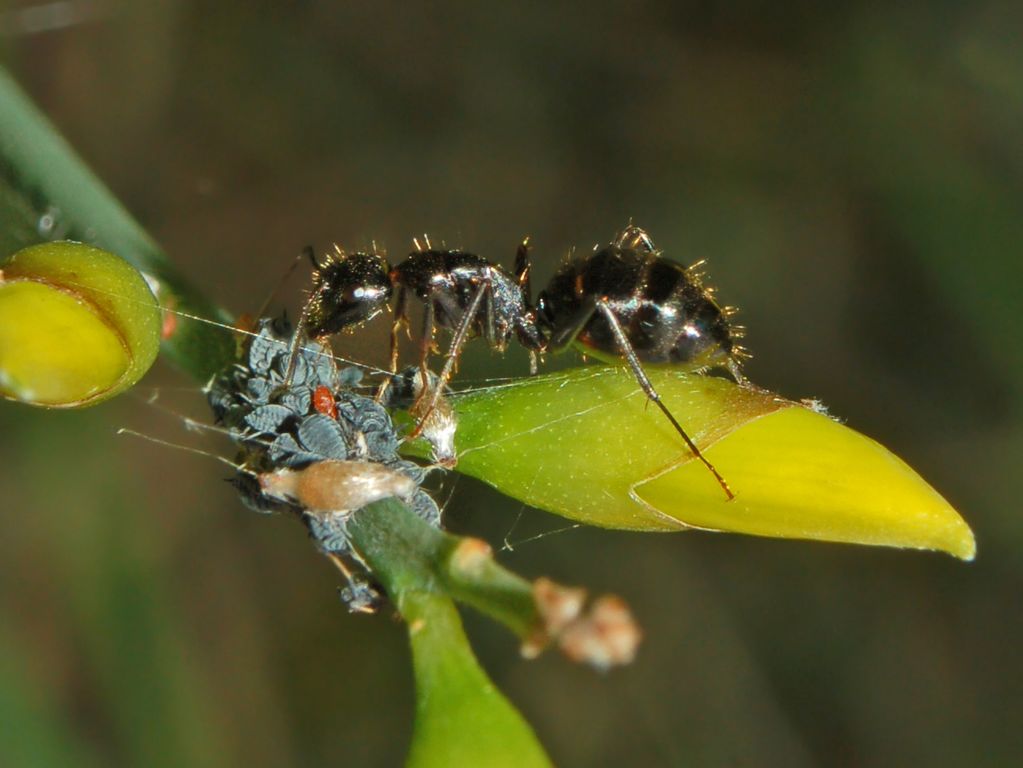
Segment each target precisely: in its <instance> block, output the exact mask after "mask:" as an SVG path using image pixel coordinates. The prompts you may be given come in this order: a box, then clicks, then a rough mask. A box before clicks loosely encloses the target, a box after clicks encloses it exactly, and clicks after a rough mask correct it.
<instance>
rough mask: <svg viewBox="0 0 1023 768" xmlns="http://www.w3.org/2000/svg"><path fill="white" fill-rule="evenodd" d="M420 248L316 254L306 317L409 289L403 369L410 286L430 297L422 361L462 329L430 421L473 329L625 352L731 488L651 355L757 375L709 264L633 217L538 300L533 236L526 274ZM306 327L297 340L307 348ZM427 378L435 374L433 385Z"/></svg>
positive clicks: (310, 322)
mask: <svg viewBox="0 0 1023 768" xmlns="http://www.w3.org/2000/svg"><path fill="white" fill-rule="evenodd" d="M416 246H417V250H416V251H415V252H413V253H412V254H410V255H409V256H408V258H406V259H405V261H403V262H401V263H399V264H397V265H395V266H393V267H392V266H390V265H389V264H388V263H387V261H386V260H385V259H384V258H383V256H380V255H379V254H376V253H373V254H366V253H353V254H345V253H344V252H343V251H341V250H340V249H337V253H336V255H334V254H332V255H330V256H329V257H328V259H327V260H326V261H325V262H324V263H323V264H316V262H315V260H314V265H315V267H316V272H315V275H314V289H313V292H312V294H311V296H310V298H309V300H308V302H307V303H306V306H305V308H304V309H303V312H302V318H301V321H300V327H301V328H302V329H304V331H305V333H307V334H308V335H309V336H312V337H320V336H326V335H329V334H332V333H337V332H338V331H340V330H342V329H345V328H352V327H355V326H357V325H359V324H361V323H363V322H365V321H366V320H369V319H370V318H372V317H374V316H375V315H377V314H378V313H379V312H380V311H381V310H382V309H383V308H384V307H385V306H386V305H387V303H388V302H389V300H390V298H391V295H392V293H393V292H395V291H396V292H397V300H396V302H395V307H394V322H393V324H392V329H391V370H392V371H396V370H397V358H398V332H399V330H400V328H401V326H402V325H403V324H406V323H407V294H408V293H410V292H411V293H413V294H415V295H416V297H417V298H418V299H419V300H420V301H421V302H422V303H423V304H424V307H425V310H424V316H423V334H422V337H421V342H420V343H421V347H420V369H421V370H422V371H423V380H424V384H425V381H426V363H427V357H428V355H429V353H430V350H431V349H432V347H433V334H434V329H435V328H436V327H438V326H439V327H442V328H447V329H448V330H451V331H452V332H453V334H454V335H453V338H452V341H451V347H450V349H449V351H448V355H447V358H446V360H445V364H444V368H443V370H442V371H441V373H440V376H439V377H438V381H437V383H436V385H435V386H433V387H432V394H431V395H430V397H431V399H430V402H429V404H428V405H427V407H426V408H420V409H419V413H420V416H419V426H418V427H417V429H416V430H415V431H414V432H413V436H414V435H416V434H418V431H419V429H420V428H421V425H422V424H423V423H424V421H425V419H426V418H427V416H429V414H430V413H431V411H432V410H433V408H434V407H435V406H436V404H437V403H438V402H439V399H440V397H441V393H442V391H443V389H444V386H445V384H446V383H447V382H448V380H449V379H450V378H451V376H452V374H453V373H454V366H455V365H456V364H457V360H458V357H459V355H460V353H461V351H462V347H463V346H464V344H465V342H466V341H467V340H468V339H469V337H470V335H476V336H482V337H483V338H484V339H486V340H487V343H488V344H489V345H490V346H491V347H493V348H495V349H498V350H503V349H504V348H505V347H506V346H507V343H508V341H509V340H510V339H511V337H512V335H515V336H517V337H518V339H519V342H520V343H521V344H522V345H523V346H524V347H525V348H526V349H527V350H528V351H529V352H530V355H531V365H530V372H531V373H535V372H536V355H537V354H538V353H539V354H543V353H544V352H552V353H557V352H561V351H563V350H565V349H567V348H568V347H569V346H573V345H574V346H576V347H578V348H579V349H580V350H581V351H582V352H583V353H585V354H587V355H591V356H593V357H597V358H600V359H611V360H618V359H621V358H624V359H625V361H626V362H627V363H628V365H629V367H630V368H631V370H632V373H633V375H634V376H635V377H636V380H637V381H638V382H639V385H640V387H641V388H642V389H643V392H644V393H645V394H646V396H647V398H648V399H650V400H651V401H652V402H653V403H654V404H655V405H656V406H657V407H658V408H659V409H660V410H661V412H662V413H663V414H664V415H665V416H666V417H667V419H668V420H669V421H670V422H671V425H672V426H673V427H674V428H675V430H676V431H677V432H678V433H679V435H680V436H681V437H682V439H683V441H685V443H686V445H687V446H688V448H689V450H690V451H691V452H692V453H693V455H694V456H695V457H696V458H697V459H699V460H700V461H701V462H702V463H703V464H704V465H705V466H706V467H707V469H708V470H710V472H711V473H712V474H713V475H714V477H715V479H716V480H717V481H718V483H719V484H720V485H721V487H722V489H723V490H724V491H725V494H726V495H727V496H728V498H729V499H731V498H733V497H734V496H733V494H732V491H731V489H730V488H729V487H728V483H727V482H725V479H724V478H723V477H722V476H721V475H720V474H719V473H718V471H717V470H716V469H715V468H714V466H713V465H712V464H711V463H710V462H709V461H708V460H707V459H706V457H704V455H703V453H702V452H701V451H700V449H699V448H698V447H697V445H696V444H695V443H694V442H693V440H692V439H691V438H690V437H689V435H688V434H687V433H686V431H685V429H683V428H682V425H681V424H679V422H678V420H677V419H676V418H675V417H674V415H672V413H671V411H670V410H668V408H667V406H665V405H664V403H663V402H662V401H661V398H660V395H658V393H657V390H656V389H655V388H654V386H653V384H652V383H651V381H650V379H649V378H648V377H647V375H646V373H645V372H644V370H643V363H644V362H646V363H653V364H658V363H672V364H676V365H679V366H685V367H687V368H690V369H694V370H696V371H704V370H707V369H710V368H718V367H723V368H725V369H726V370H727V371H728V372H729V373H730V374H731V375H732V376H733V378H734V379H735V380H736V381H737V382H740V383H741V382H743V381H744V380H745V379H744V377H743V376H742V373H741V370H740V361H741V359H742V358H743V357H745V356H746V352H745V350H743V349H742V348H741V347H740V346H738V345H737V344H736V343H735V340H736V339H737V338H739V337H740V336H741V335H742V330H741V328H740V327H739V326H736V325H733V324H731V323H730V322H729V318H730V317H731V315H732V314H733V313H734V311H735V310H734V309H731V308H728V307H720V306H719V305H718V304H717V303H716V302H715V301H714V297H713V291H712V289H709V288H706V287H704V286H703V285H702V283H701V280H700V274H699V272H698V271H697V270H698V268H699V266H700V265H699V264H696V265H694V266H692V267H688V268H687V267H684V266H682V265H681V264H678V263H677V262H674V261H672V260H670V259H667V258H665V257H664V256H661V255H660V252H659V251H657V250H656V249H655V248H654V245H653V242H652V241H651V240H650V238H649V236H647V234H646V232H644V231H643V230H642V229H640V228H639V227H636V226H633V225H631V224H630V225H629V226H627V227H626V228H625V229H624V230H623V231H622V232H621V233H620V234H619V235H618V236H617V237H615V239H614V240H613V241H612V242H611V244H610V245H609V246H607V247H605V248H600V249H595V250H594V252H592V253H590V254H585V255H582V256H576V257H574V258H572V259H570V260H569V261H568V262H566V263H565V264H564V265H563V266H562V267H561V268H560V269H559V270H558V272H557V273H556V274H555V275H554V277H553V278H552V279H551V282H550V283H549V284H548V286H547V288H546V289H545V290H543V291H541V292H540V294H539V296H538V297H537V300H536V303H535V305H534V304H533V303H532V302H531V301H530V281H529V272H530V260H529V242H528V239H527V240H524V241H523V242H522V244H521V245H520V246H519V248H518V251H517V253H516V258H515V275H514V276H512V275H509V274H508V273H507V272H505V271H504V270H502V269H501V268H500V267H498V266H496V265H494V264H491V263H490V262H489V261H487V260H486V259H484V258H482V257H480V256H476V255H474V254H471V253H466V252H464V251H449V250H435V249H433V248H432V247H431V246H430V243H429V241H428V240H426V247H425V248H423V247H422V246H420V244H419V243H418V241H416ZM297 344H298V341H297V337H296V342H295V348H296V349H297ZM425 390H426V387H425V386H424V391H425Z"/></svg>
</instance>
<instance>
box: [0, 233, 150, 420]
mask: <svg viewBox="0 0 1023 768" xmlns="http://www.w3.org/2000/svg"><path fill="white" fill-rule="evenodd" d="M159 345H160V308H159V305H158V304H157V301H156V298H155V297H154V296H153V294H152V292H151V291H150V290H149V287H148V286H147V285H146V281H145V279H144V278H143V277H142V275H141V274H140V273H139V272H138V271H137V270H135V268H134V267H132V266H131V265H130V264H128V263H127V262H126V261H124V260H123V259H121V258H119V257H117V256H114V255H113V254H111V253H108V252H106V251H102V250H100V249H98V248H93V247H90V246H87V245H82V244H81V243H72V242H56V243H46V244H43V245H35V246H31V247H29V248H25V249H23V250H21V251H18V252H17V253H15V254H14V255H13V256H11V257H10V258H8V259H7V260H6V261H4V262H3V263H2V264H0V394H3V395H4V396H6V397H9V398H12V399H15V400H20V401H22V402H26V403H31V404H33V405H43V406H51V407H75V406H82V405H92V404H94V403H97V402H100V401H101V400H105V399H106V398H108V397H112V396H114V395H116V394H118V393H119V392H122V391H124V390H125V389H127V388H129V387H130V386H132V385H133V384H134V383H135V382H137V381H138V380H139V379H140V378H142V375H143V374H144V373H145V372H146V371H147V370H148V369H149V366H150V365H152V363H153V360H155V359H156V354H157V352H158V350H159Z"/></svg>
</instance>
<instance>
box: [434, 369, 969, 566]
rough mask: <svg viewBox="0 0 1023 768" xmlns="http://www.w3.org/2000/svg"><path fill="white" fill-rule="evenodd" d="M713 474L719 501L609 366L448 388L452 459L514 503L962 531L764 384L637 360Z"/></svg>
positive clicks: (936, 544)
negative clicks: (452, 392)
mask: <svg viewBox="0 0 1023 768" xmlns="http://www.w3.org/2000/svg"><path fill="white" fill-rule="evenodd" d="M648 373H649V374H650V378H651V380H652V381H653V383H654V386H655V387H656V388H657V389H658V391H659V392H660V394H661V396H662V398H663V400H664V402H665V404H666V405H667V406H668V408H669V409H670V410H671V411H672V413H673V414H674V415H675V416H676V418H678V420H679V421H680V422H681V423H682V425H683V426H684V427H685V428H686V430H687V432H688V433H689V435H690V436H691V437H692V438H693V440H694V441H695V442H696V444H697V445H698V446H699V447H700V449H701V450H702V451H703V453H704V454H705V456H706V457H707V459H708V460H709V461H710V462H712V463H713V464H714V466H715V467H716V468H717V470H718V471H719V472H720V473H721V475H723V476H724V478H725V479H726V480H727V482H728V484H729V486H730V487H731V489H732V491H733V492H734V493H735V499H733V500H731V501H729V500H727V497H726V496H725V494H724V492H723V490H722V488H721V486H720V485H719V484H718V482H717V481H716V480H715V479H714V477H713V475H711V473H710V472H709V471H708V470H707V468H706V467H705V466H704V465H703V464H701V463H700V462H699V461H697V460H695V459H694V457H693V456H692V454H691V453H690V452H689V451H688V450H687V449H686V446H685V445H684V444H683V442H682V441H681V440H680V439H679V436H678V434H677V433H676V432H675V431H674V430H673V429H672V427H671V425H670V424H669V423H668V421H667V420H666V419H665V418H664V417H663V416H662V415H661V414H660V413H659V412H658V411H657V409H655V408H653V407H651V406H649V404H648V403H647V400H646V398H645V396H644V395H643V393H642V392H641V391H640V390H639V388H638V387H637V386H636V382H635V379H634V378H633V377H632V375H631V373H630V372H629V371H628V370H627V369H625V368H623V367H613V368H607V367H585V368H579V369H575V370H570V371H564V372H561V373H555V374H551V375H547V376H538V377H533V378H528V379H522V380H519V381H515V382H512V383H511V384H507V385H503V386H500V387H494V388H484V389H478V390H474V391H471V392H468V393H465V394H463V395H460V396H457V397H454V398H452V402H453V404H454V406H455V410H456V412H457V414H458V418H459V430H458V433H457V438H456V444H457V450H458V469H459V470H461V471H463V472H465V473H467V474H469V475H472V476H474V477H477V478H479V479H481V480H483V481H485V482H488V483H490V484H491V485H493V486H495V487H496V488H498V489H499V490H501V491H502V492H503V493H506V494H508V495H510V496H514V497H515V498H517V499H520V500H522V501H524V502H526V503H527V504H530V505H533V506H535V507H538V508H540V509H546V510H548V511H551V512H555V513H557V514H560V515H563V516H565V517H568V518H571V519H573V520H578V521H580V522H584V523H588V524H591V525H599V526H605V527H609V528H625V529H632V530H646V531H673V530H680V529H684V528H702V529H707V530H715V531H731V532H735V533H748V534H755V535H759V536H774V537H781V538H797V539H818V540H822V541H838V542H850V543H857V544H875V545H883V546H892V547H908V548H917V549H935V550H941V551H944V552H948V553H949V554H952V555H954V556H956V557H959V558H962V559H964V560H970V559H972V558H973V556H974V553H975V544H974V539H973V533H972V532H971V531H970V528H969V526H968V525H967V524H966V523H965V522H964V521H963V519H962V518H961V517H960V516H959V514H958V513H957V512H956V511H955V510H954V509H953V508H952V507H951V506H950V505H949V504H948V502H947V501H945V499H943V498H942V497H941V495H940V494H938V492H937V491H935V490H934V489H933V488H932V487H931V486H930V485H929V484H928V483H927V482H926V481H925V480H923V478H921V477H920V476H919V475H918V474H917V473H916V472H914V471H913V470H912V469H911V468H910V467H909V466H907V465H906V464H905V463H904V462H903V461H901V460H900V459H899V458H898V457H896V456H895V455H894V454H892V453H891V452H890V451H888V450H887V449H886V448H884V447H883V446H881V445H879V444H878V443H876V442H874V441H873V440H871V439H870V438H867V437H865V436H863V435H861V434H859V433H858V432H856V431H854V430H852V429H850V428H848V427H845V426H843V425H841V424H839V423H837V422H836V421H834V420H832V419H831V418H829V417H828V416H826V415H824V414H822V413H819V412H816V411H814V410H812V409H810V408H807V407H804V406H803V405H800V404H798V403H794V402H791V401H788V400H784V399H782V398H780V397H778V396H776V395H774V394H772V393H770V392H766V391H763V390H759V389H756V388H753V387H747V386H739V385H737V384H734V383H732V382H730V381H725V380H723V379H719V378H713V377H708V376H700V375H694V374H686V373H682V372H679V371H673V370H670V369H665V368H660V369H656V368H655V369H650V370H649V371H648Z"/></svg>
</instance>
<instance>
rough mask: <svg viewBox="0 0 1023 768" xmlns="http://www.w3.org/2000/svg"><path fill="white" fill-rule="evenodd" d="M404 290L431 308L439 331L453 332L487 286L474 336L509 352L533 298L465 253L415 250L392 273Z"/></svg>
mask: <svg viewBox="0 0 1023 768" xmlns="http://www.w3.org/2000/svg"><path fill="white" fill-rule="evenodd" d="M391 280H392V282H393V283H394V285H395V288H396V289H397V290H399V291H408V292H410V293H412V294H413V295H414V296H415V297H416V298H417V299H419V300H420V301H421V302H424V303H427V302H428V303H429V304H430V305H431V312H432V315H433V322H434V324H435V325H436V326H437V327H438V328H444V329H446V330H454V329H455V328H456V327H457V326H458V323H459V321H460V320H461V319H462V316H463V315H464V313H465V312H466V311H468V309H469V308H470V306H471V305H472V303H473V300H474V299H475V297H476V292H477V291H478V290H480V288H481V286H482V287H483V290H484V291H485V292H484V295H483V298H482V306H481V307H480V309H479V310H478V311H477V312H476V313H475V317H473V318H472V325H471V329H472V333H473V335H475V336H482V337H483V338H485V339H486V340H487V341H488V343H490V345H491V346H492V347H494V348H495V349H498V350H504V349H505V347H506V346H507V345H508V341H509V339H510V338H511V336H512V334H513V333H514V332H515V331H516V330H517V329H518V328H519V327H520V326H521V325H522V323H523V318H525V317H526V316H527V315H528V306H527V305H528V297H527V296H526V295H525V294H524V292H523V289H522V287H521V286H520V285H519V283H518V282H516V280H515V278H513V277H512V276H511V275H509V274H508V273H507V272H505V271H504V270H503V269H501V268H500V267H498V266H497V265H495V264H491V263H490V262H489V261H487V260H486V259H484V258H483V257H482V256H477V255H476V254H473V253H467V252H465V251H457V250H454V251H449V250H434V249H426V250H419V251H413V252H412V253H411V254H409V256H408V258H407V259H405V260H404V261H403V262H401V263H400V264H397V265H395V266H394V268H393V269H392V270H391Z"/></svg>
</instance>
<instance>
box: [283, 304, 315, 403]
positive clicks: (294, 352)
mask: <svg viewBox="0 0 1023 768" xmlns="http://www.w3.org/2000/svg"><path fill="white" fill-rule="evenodd" d="M322 290H323V289H322V288H317V289H316V290H315V291H313V292H312V293H311V294H309V298H308V299H306V302H305V306H303V307H302V314H300V315H299V316H298V323H296V325H295V332H294V334H293V335H292V337H291V344H289V345H288V370H287V372H286V373H285V374H284V384H283V386H284V387H290V386H291V379H292V378H293V377H294V375H295V366H296V365H297V364H298V351H299V349H300V348H301V347H302V342H304V341H305V340H306V339H307V338H308V337H307V336H306V332H305V324H306V322H307V321H308V320H309V312H310V311H312V307H313V304H314V303H315V302H316V300H317V298H319V295H320V292H321V291H322Z"/></svg>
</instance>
